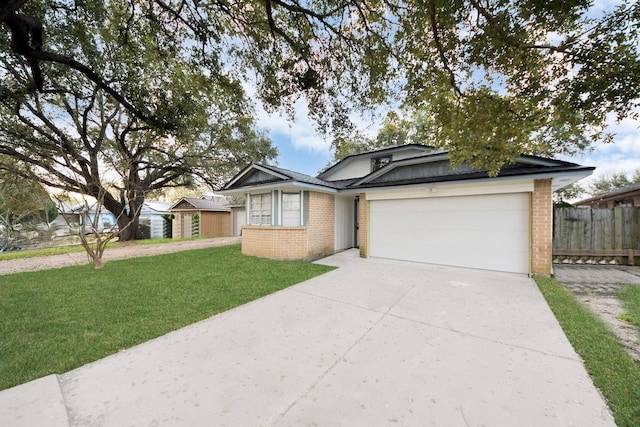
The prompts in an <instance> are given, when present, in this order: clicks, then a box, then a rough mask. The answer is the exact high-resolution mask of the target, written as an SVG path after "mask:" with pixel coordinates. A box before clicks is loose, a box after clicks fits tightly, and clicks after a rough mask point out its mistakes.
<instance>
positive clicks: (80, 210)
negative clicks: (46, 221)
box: [51, 203, 118, 235]
mask: <svg viewBox="0 0 640 427" xmlns="http://www.w3.org/2000/svg"><path fill="white" fill-rule="evenodd" d="M58 212H59V213H60V214H59V215H58V217H57V218H56V219H55V221H53V222H52V223H51V226H52V227H54V228H55V229H56V230H59V231H57V232H56V234H58V235H69V234H77V233H79V232H80V230H81V229H83V230H84V232H85V233H91V232H92V229H93V226H94V225H95V226H96V228H97V230H98V231H99V232H108V231H112V230H114V229H117V227H118V221H117V219H116V216H115V215H114V214H112V213H111V212H110V211H109V210H107V209H106V208H104V207H102V208H101V209H100V210H99V212H98V210H97V207H96V205H93V206H89V205H88V204H78V205H75V206H70V205H67V204H65V203H60V205H59V206H58ZM96 216H97V218H96Z"/></svg>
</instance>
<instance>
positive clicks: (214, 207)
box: [170, 197, 229, 212]
mask: <svg viewBox="0 0 640 427" xmlns="http://www.w3.org/2000/svg"><path fill="white" fill-rule="evenodd" d="M185 202H186V203H185ZM186 204H188V205H191V206H192V208H189V207H187V206H185V205H186ZM183 209H188V210H198V211H213V212H225V211H228V210H229V204H228V203H224V204H223V203H218V202H214V201H213V200H209V199H198V198H195V197H183V198H182V199H180V200H178V201H177V202H176V203H174V204H173V205H172V206H171V208H170V210H172V211H173V210H183Z"/></svg>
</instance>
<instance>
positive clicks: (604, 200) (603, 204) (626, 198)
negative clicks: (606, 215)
mask: <svg viewBox="0 0 640 427" xmlns="http://www.w3.org/2000/svg"><path fill="white" fill-rule="evenodd" d="M574 205H575V206H586V207H590V208H595V209H598V208H607V209H612V208H615V207H616V206H623V207H624V206H640V182H637V183H635V184H631V185H627V186H626V187H623V188H619V189H617V190H613V191H609V192H608V193H604V194H600V195H599V196H595V197H591V198H589V199H585V200H581V201H579V202H577V203H574Z"/></svg>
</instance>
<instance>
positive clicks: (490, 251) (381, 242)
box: [370, 193, 530, 273]
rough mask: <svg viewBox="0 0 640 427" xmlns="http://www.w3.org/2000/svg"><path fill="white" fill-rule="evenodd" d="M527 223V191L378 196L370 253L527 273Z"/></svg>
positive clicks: (373, 206)
mask: <svg viewBox="0 0 640 427" xmlns="http://www.w3.org/2000/svg"><path fill="white" fill-rule="evenodd" d="M529 227H530V224H529V196H528V194H526V193H522V194H496V195H488V196H487V195H485V196H469V197H442V198H425V199H404V200H374V201H372V202H371V205H370V254H371V255H372V256H377V257H383V258H393V259H404V260H408V261H417V262H428V263H434V264H444V265H454V266H463V267H472V268H483V269H490V270H500V271H511V272H518V273H528V272H529V246H530V245H529V236H530V233H529Z"/></svg>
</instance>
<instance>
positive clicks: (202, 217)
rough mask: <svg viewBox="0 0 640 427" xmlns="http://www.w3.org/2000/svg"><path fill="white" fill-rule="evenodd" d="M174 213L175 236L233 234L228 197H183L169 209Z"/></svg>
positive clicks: (175, 237)
mask: <svg viewBox="0 0 640 427" xmlns="http://www.w3.org/2000/svg"><path fill="white" fill-rule="evenodd" d="M169 210H170V211H171V213H173V214H174V216H175V218H174V219H173V238H174V239H178V238H186V237H196V236H202V237H227V236H231V235H232V230H231V207H230V206H229V203H228V202H227V201H226V199H224V198H221V197H217V198H214V199H207V198H202V199H197V198H191V197H183V198H182V199H180V200H178V201H177V202H176V203H174V204H173V205H172V206H171V208H170V209H169Z"/></svg>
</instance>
